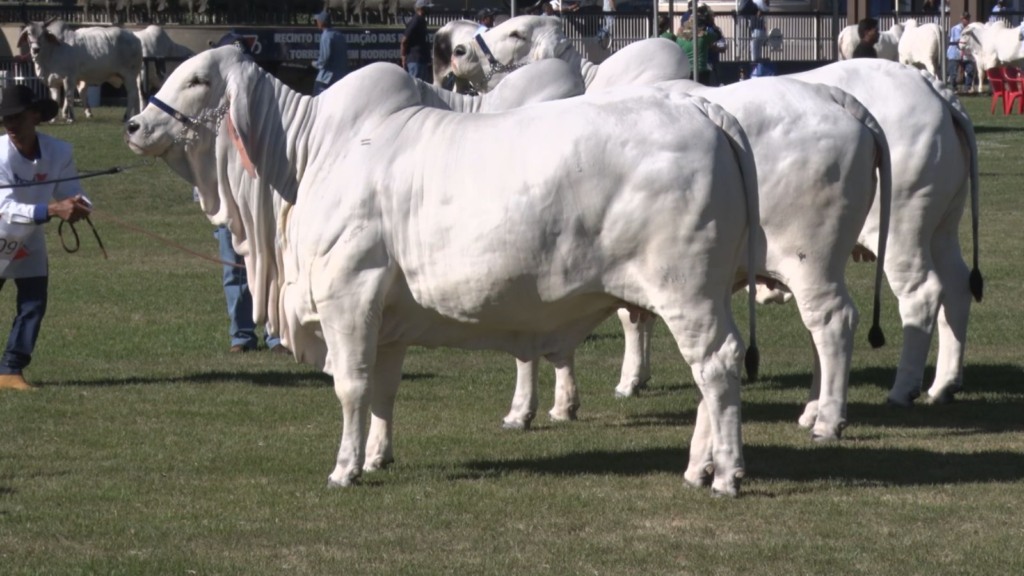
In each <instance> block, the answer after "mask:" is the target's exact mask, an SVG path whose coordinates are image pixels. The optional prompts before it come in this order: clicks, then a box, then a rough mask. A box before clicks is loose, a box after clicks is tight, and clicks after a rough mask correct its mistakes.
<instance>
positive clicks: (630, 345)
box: [615, 307, 654, 398]
mask: <svg viewBox="0 0 1024 576" xmlns="http://www.w3.org/2000/svg"><path fill="white" fill-rule="evenodd" d="M617 313H618V316H619V322H620V323H621V324H622V333H623V336H624V339H625V343H626V345H625V350H624V351H623V355H622V371H621V372H620V373H619V384H618V385H617V386H616V387H615V396H617V397H619V398H628V397H630V396H633V395H634V394H636V392H637V391H638V390H643V389H644V388H645V387H646V386H647V382H648V381H650V379H651V350H650V343H651V332H652V331H653V329H654V315H653V314H650V313H649V312H646V311H643V310H636V309H633V310H630V309H629V308H626V307H622V308H619V309H618V311H617Z"/></svg>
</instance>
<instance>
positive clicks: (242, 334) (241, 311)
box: [213, 226, 290, 354]
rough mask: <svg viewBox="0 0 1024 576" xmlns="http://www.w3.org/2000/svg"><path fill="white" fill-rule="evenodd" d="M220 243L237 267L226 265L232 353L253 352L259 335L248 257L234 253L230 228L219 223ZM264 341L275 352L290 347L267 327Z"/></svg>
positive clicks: (284, 351) (224, 256)
mask: <svg viewBox="0 0 1024 576" xmlns="http://www.w3.org/2000/svg"><path fill="white" fill-rule="evenodd" d="M213 235H214V237H215V238H217V242H218V244H219V245H220V259H221V260H222V261H223V262H226V263H234V264H236V265H235V266H231V265H229V264H224V299H225V300H226V301H227V305H228V319H229V320H230V321H231V324H230V328H229V333H230V334H231V347H230V348H229V349H228V351H229V352H231V353H241V352H252V351H254V350H256V349H257V348H259V338H257V337H256V323H255V322H254V321H253V319H252V294H251V293H250V292H249V279H248V277H247V276H246V273H245V268H239V267H238V266H239V265H244V264H245V260H243V259H242V257H241V256H239V255H238V253H237V252H235V247H234V246H233V245H232V243H231V231H230V230H228V229H227V228H226V227H224V226H219V227H218V228H217V230H216V231H214V233H213ZM263 341H264V342H265V343H266V345H267V349H268V350H270V351H271V352H273V353H275V354H289V353H290V350H288V349H287V348H285V347H284V346H283V345H282V344H281V339H280V338H278V337H277V336H275V335H273V334H271V333H270V332H269V331H268V330H266V327H264V330H263Z"/></svg>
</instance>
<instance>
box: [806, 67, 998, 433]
mask: <svg viewBox="0 0 1024 576" xmlns="http://www.w3.org/2000/svg"><path fill="white" fill-rule="evenodd" d="M791 77H792V78H796V79H798V80H802V81H805V82H812V83H820V84H826V85H829V86H835V87H837V88H840V89H842V90H845V91H847V92H849V93H850V94H852V95H853V96H854V97H856V98H857V99H858V100H859V101H860V102H861V103H862V104H863V105H864V106H865V107H866V108H867V109H868V110H869V111H870V112H871V114H872V115H874V117H875V118H876V119H877V120H878V123H879V124H880V125H881V126H882V129H883V130H884V131H885V134H886V137H887V138H888V140H889V152H890V154H891V156H892V165H893V166H894V167H897V168H898V169H894V171H893V189H892V213H891V216H890V225H889V242H888V255H887V256H886V260H885V273H886V278H887V279H888V281H889V286H890V287H891V288H892V290H893V292H894V293H895V294H896V297H897V298H898V300H899V307H900V316H901V318H902V320H903V351H902V354H901V356H900V364H899V368H898V369H897V372H896V379H895V382H894V384H893V386H892V389H891V390H890V392H889V401H890V402H892V403H894V404H898V405H903V406H907V405H910V404H911V403H912V402H913V400H914V398H916V397H917V396H918V395H919V394H920V392H921V387H922V381H923V379H924V371H925V365H926V364H927V362H928V348H929V345H930V343H931V338H932V333H933V332H935V331H936V330H937V331H938V333H939V354H938V360H937V362H936V370H935V380H934V381H933V382H932V385H931V387H930V388H929V389H928V397H929V399H930V400H932V401H940V402H941V401H946V400H949V399H951V398H952V397H953V395H954V394H955V393H956V392H957V391H959V390H960V389H961V386H962V381H963V359H964V347H965V344H966V342H967V321H968V316H969V315H970V308H971V296H972V294H973V295H974V297H975V299H977V300H980V299H981V296H982V279H981V273H980V272H979V271H978V160H977V158H978V152H977V144H976V142H975V139H974V126H973V124H972V123H971V120H970V118H969V117H968V116H967V113H966V111H965V110H964V109H963V106H962V105H961V104H960V102H959V101H958V100H957V99H956V97H955V96H954V95H953V94H952V93H951V92H949V90H947V89H945V88H944V87H943V85H942V83H941V82H940V81H939V80H937V79H935V78H934V77H932V76H930V75H926V74H924V73H922V72H920V71H917V70H914V69H911V68H907V67H904V66H901V65H898V64H894V63H891V62H887V61H885V60H878V59H868V58H860V59H856V60H849V61H845V62H837V63H835V64H830V65H828V66H823V67H821V68H817V69H815V70H811V71H809V72H804V73H801V74H794V75H792V76H791ZM968 198H970V200H971V207H972V235H973V243H974V251H973V260H974V268H973V270H972V271H970V272H968V268H967V265H966V263H965V262H964V260H963V256H962V255H961V250H960V239H959V234H958V230H959V224H960V217H961V216H962V215H963V209H964V203H965V202H966V201H967V200H968ZM878 231H879V206H878V202H877V201H876V203H875V206H873V207H872V210H871V215H870V217H869V218H868V220H867V223H866V224H865V226H864V229H863V230H862V232H861V236H860V243H861V244H862V245H863V246H864V247H866V248H868V249H869V250H872V251H873V250H874V249H875V247H876V238H877V236H878ZM813 410H814V406H813V405H809V406H808V413H812V412H813ZM808 413H805V416H808V417H809V414H808Z"/></svg>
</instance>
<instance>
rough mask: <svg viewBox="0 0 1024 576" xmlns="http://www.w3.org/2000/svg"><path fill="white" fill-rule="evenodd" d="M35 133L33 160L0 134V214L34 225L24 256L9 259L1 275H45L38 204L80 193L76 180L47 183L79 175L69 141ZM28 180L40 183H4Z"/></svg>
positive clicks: (5, 219)
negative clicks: (34, 154)
mask: <svg viewBox="0 0 1024 576" xmlns="http://www.w3.org/2000/svg"><path fill="white" fill-rule="evenodd" d="M38 136H39V158H37V159H35V160H30V159H28V158H25V157H24V156H22V155H21V153H19V152H18V150H17V149H16V148H15V147H14V144H13V143H12V142H11V140H10V138H9V137H8V136H6V135H4V136H0V216H2V218H3V219H4V221H5V222H7V223H17V224H32V225H36V230H34V231H33V232H32V234H31V235H29V237H28V238H27V239H26V240H25V243H24V245H23V247H24V248H25V250H26V251H27V252H28V254H27V256H23V257H21V258H18V259H17V260H14V261H13V262H11V263H10V265H9V266H8V267H7V268H6V269H5V270H4V271H3V273H0V277H3V278H31V277H34V276H46V275H47V259H46V235H45V234H44V233H43V227H42V226H41V225H39V224H41V222H40V221H39V220H37V217H40V216H41V217H42V218H43V219H45V217H46V211H45V209H40V208H39V206H46V205H48V204H49V203H50V202H51V201H53V200H63V199H64V198H70V197H73V196H76V195H78V194H83V192H82V185H81V184H80V183H79V181H78V180H70V181H68V182H61V183H57V184H50V183H46V181H48V180H56V179H59V178H68V177H74V176H78V170H77V169H76V168H75V162H74V160H73V159H72V157H71V144H69V143H67V142H65V141H63V140H58V139H57V138H54V137H52V136H48V135H46V134H38ZM27 182H43V183H42V184H37V185H35V186H24V187H20V188H4V187H3V186H5V185H8V184H22V183H27ZM44 221H45V220H44Z"/></svg>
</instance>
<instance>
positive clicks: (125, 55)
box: [18, 20, 142, 122]
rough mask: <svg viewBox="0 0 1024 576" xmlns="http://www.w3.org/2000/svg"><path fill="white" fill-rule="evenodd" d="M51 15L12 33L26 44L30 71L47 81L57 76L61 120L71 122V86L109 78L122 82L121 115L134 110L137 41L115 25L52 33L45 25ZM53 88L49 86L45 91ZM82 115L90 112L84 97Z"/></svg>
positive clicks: (137, 101)
mask: <svg viewBox="0 0 1024 576" xmlns="http://www.w3.org/2000/svg"><path fill="white" fill-rule="evenodd" d="M51 23H53V20H49V21H46V22H32V23H30V24H29V25H28V26H25V28H24V29H22V31H21V35H20V36H19V37H18V45H19V46H22V47H27V48H28V50H29V53H30V54H31V56H32V63H33V64H34V65H35V70H36V75H37V76H38V77H39V78H44V79H46V80H47V83H48V84H50V85H51V86H52V84H53V82H54V81H55V79H57V78H59V79H60V82H61V84H62V86H63V89H64V107H63V112H64V119H65V120H66V121H68V122H73V121H74V119H75V111H74V105H73V102H74V90H73V89H74V88H75V87H76V86H78V87H80V86H82V85H85V84H88V85H98V84H101V83H103V82H107V81H111V80H112V79H113V80H114V82H115V83H116V84H119V83H124V86H125V90H126V91H127V93H128V108H127V110H126V112H125V116H126V117H128V116H131V115H133V114H137V113H138V112H139V110H140V105H139V104H140V102H141V100H142V95H141V93H140V92H139V73H140V72H141V71H142V43H141V42H140V41H139V39H138V38H136V37H135V35H134V34H132V33H131V32H128V31H127V30H122V29H121V28H116V27H90V28H79V29H78V30H70V29H63V30H62V33H61V34H60V35H59V36H58V35H57V34H54V33H53V31H51V30H49V29H48V28H47V26H48V25H50V24H51ZM52 92H53V89H52V88H51V93H52ZM82 100H83V101H85V102H86V113H85V114H86V117H90V116H91V115H92V111H91V110H90V109H89V107H88V102H87V99H86V98H83V99H82Z"/></svg>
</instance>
